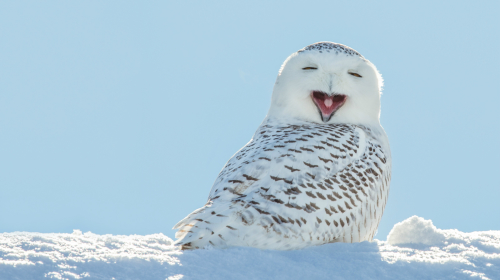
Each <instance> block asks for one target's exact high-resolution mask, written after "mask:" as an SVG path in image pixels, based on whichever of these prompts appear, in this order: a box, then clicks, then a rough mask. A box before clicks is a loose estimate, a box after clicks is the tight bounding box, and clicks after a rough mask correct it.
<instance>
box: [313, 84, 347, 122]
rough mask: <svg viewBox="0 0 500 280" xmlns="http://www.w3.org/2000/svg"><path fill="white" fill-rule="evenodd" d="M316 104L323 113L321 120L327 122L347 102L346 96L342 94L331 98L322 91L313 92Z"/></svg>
mask: <svg viewBox="0 0 500 280" xmlns="http://www.w3.org/2000/svg"><path fill="white" fill-rule="evenodd" d="M311 97H312V99H313V100H314V103H315V104H316V106H317V107H318V109H319V110H320V111H321V118H322V119H323V121H325V122H327V121H329V120H330V118H331V117H332V115H333V113H334V112H335V111H337V110H338V109H339V108H340V107H341V106H342V105H344V102H345V100H346V96H345V95H342V94H335V95H333V96H329V95H327V94H326V93H324V92H321V91H313V92H312V94H311Z"/></svg>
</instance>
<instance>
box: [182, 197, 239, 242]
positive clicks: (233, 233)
mask: <svg viewBox="0 0 500 280" xmlns="http://www.w3.org/2000/svg"><path fill="white" fill-rule="evenodd" d="M232 208H233V207H230V205H220V206H217V207H213V206H212V205H205V206H204V207H202V208H199V209H197V210H195V211H194V212H193V213H191V214H189V215H188V216H187V217H186V218H184V219H182V220H181V221H180V222H178V223H177V224H176V225H175V226H174V227H173V229H177V230H178V231H177V232H176V233H175V238H178V240H177V241H175V245H179V246H181V249H182V250H192V249H202V248H208V247H217V248H225V247H227V246H228V245H229V244H228V243H227V240H230V239H234V238H238V228H239V227H241V226H242V225H241V223H239V222H237V219H238V215H237V214H235V211H234V209H232Z"/></svg>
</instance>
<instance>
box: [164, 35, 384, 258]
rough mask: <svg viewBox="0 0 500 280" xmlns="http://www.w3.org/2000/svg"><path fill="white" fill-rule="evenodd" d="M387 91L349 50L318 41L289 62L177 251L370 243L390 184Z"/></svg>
mask: <svg viewBox="0 0 500 280" xmlns="http://www.w3.org/2000/svg"><path fill="white" fill-rule="evenodd" d="M381 87H382V77H381V75H380V74H379V73H378V71H377V69H376V67H375V66H374V65H373V64H372V63H371V62H370V61H368V60H367V59H365V58H364V57H363V56H362V55H361V54H359V53H358V52H356V51H355V50H353V49H351V48H349V47H347V46H344V45H341V44H337V43H331V42H320V43H315V44H312V45H309V46H307V47H305V48H303V49H301V50H299V51H297V52H296V53H294V54H292V55H291V56H289V57H288V58H287V59H286V60H285V62H284V63H283V66H282V67H281V69H280V71H279V74H278V78H277V79H276V84H275V86H274V90H273V95H272V101H271V108H270V109H269V112H268V114H267V116H266V118H265V119H264V121H263V122H262V124H261V125H260V127H259V128H258V129H257V131H256V132H255V134H254V136H253V138H252V139H251V140H250V142H249V143H248V144H247V145H246V146H244V147H243V148H242V149H241V150H239V151H238V152H237V153H236V154H235V155H234V156H233V157H232V158H231V159H230V160H229V161H228V162H227V164H226V166H224V168H223V169H222V171H221V172H220V174H219V176H218V177H217V179H216V181H215V183H214V185H213V187H212V190H211V191H210V195H209V197H208V202H207V203H206V204H205V205H204V206H203V207H201V208H199V209H197V210H195V211H194V212H193V213H191V214H189V215H188V216H187V217H186V218H184V219H183V220H182V221H180V222H179V223H177V225H175V227H174V229H178V232H177V233H176V235H175V236H176V238H178V239H179V240H177V244H179V245H181V246H182V248H183V249H197V248H204V247H206V246H213V247H222V248H223V247H228V246H250V247H257V248H261V249H279V250H291V249H300V248H304V247H307V246H312V245H320V244H325V243H331V242H360V241H365V240H372V239H373V236H374V235H375V232H376V230H377V227H378V224H379V222H380V219H381V217H382V213H383V211H384V207H385V204H386V202H387V197H388V194H389V182H390V177H391V154H390V148H389V141H388V139H387V135H386V134H385V131H384V129H383V128H382V126H381V125H380V120H379V116H380V94H381Z"/></svg>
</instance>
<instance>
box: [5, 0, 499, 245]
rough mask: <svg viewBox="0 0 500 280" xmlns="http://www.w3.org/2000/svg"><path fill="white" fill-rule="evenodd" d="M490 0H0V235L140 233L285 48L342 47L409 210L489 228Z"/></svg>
mask: <svg viewBox="0 0 500 280" xmlns="http://www.w3.org/2000/svg"><path fill="white" fill-rule="evenodd" d="M499 3H500V2H498V1H474V2H473V1H412V2H410V1H276V2H274V1H254V2H250V1H219V2H214V1H199V2H195V1H175V2H174V1H134V2H132V1H2V2H0V190H1V193H0V232H12V231H36V232H72V230H73V229H80V230H82V231H84V232H86V231H92V232H95V233H99V234H105V233H111V234H150V233H158V232H162V233H164V234H166V235H168V236H170V237H173V235H174V232H173V231H172V230H171V228H172V226H173V225H174V224H175V223H176V222H177V221H179V220H180V219H182V218H183V217H184V216H186V215H187V214H189V213H190V212H191V211H193V210H194V209H196V208H199V207H201V206H202V205H203V204H204V203H205V202H206V199H207V196H208V192H209V190H210V188H211V186H212V183H213V182H214V180H215V178H216V176H217V174H218V172H219V171H220V169H221V168H222V167H223V165H224V164H225V162H226V161H227V160H228V159H229V158H230V157H231V156H232V155H233V154H234V153H235V152H236V151H237V150H238V149H240V148H241V147H242V146H243V145H245V144H246V143H247V142H248V141H249V140H250V138H251V137H252V135H253V133H254V131H255V130H256V128H257V127H258V126H259V124H260V122H261V121H262V120H263V118H264V116H265V115H266V112H267V109H268V107H269V104H270V97H271V92H272V88H273V84H274V81H275V78H276V75H277V73H278V70H279V68H280V66H281V64H282V62H283V61H284V60H285V58H286V57H287V56H288V55H290V54H291V53H293V52H295V51H296V50H298V49H300V48H302V47H304V46H306V45H309V44H311V43H314V42H318V41H333V42H338V43H342V44H346V45H348V46H350V47H352V48H354V49H356V50H357V51H359V52H360V53H361V54H363V55H364V56H365V57H366V58H367V59H369V60H370V61H372V62H373V63H374V64H375V65H376V66H377V67H378V69H379V70H380V72H381V73H382V75H383V77H384V79H385V87H384V91H383V96H382V117H381V122H382V125H383V126H384V128H385V129H386V131H387V134H388V135H389V139H390V141H391V147H392V155H393V177H392V182H391V192H390V196H389V201H388V204H387V207H386V210H385V213H384V216H383V218H382V222H381V224H380V227H379V234H378V235H377V237H376V238H378V239H382V240H385V238H386V236H387V234H388V233H389V231H390V229H391V228H392V226H393V225H394V224H395V223H397V222H400V221H402V220H404V219H406V218H408V217H410V216H412V215H418V216H421V217H424V218H426V219H431V220H432V221H433V222H434V224H435V225H436V226H437V227H438V228H442V229H447V228H457V229H459V230H461V231H479V230H490V229H491V230H499V229H500V218H499V213H500V203H499V200H500V176H499V175H500V174H499V173H500V125H499V120H500V110H499V104H500V91H499V89H498V82H499V78H500V55H499V49H500V36H499V29H498V26H500V22H499V17H498V13H499V11H500V4H499Z"/></svg>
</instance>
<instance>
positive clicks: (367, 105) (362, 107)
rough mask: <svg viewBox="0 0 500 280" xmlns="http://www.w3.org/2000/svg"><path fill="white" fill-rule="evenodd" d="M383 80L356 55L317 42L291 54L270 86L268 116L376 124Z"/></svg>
mask: <svg viewBox="0 0 500 280" xmlns="http://www.w3.org/2000/svg"><path fill="white" fill-rule="evenodd" d="M382 84H383V80H382V76H381V75H380V74H379V72H378V71H377V68H376V67H375V65H373V64H372V63H371V62H370V61H368V60H367V59H365V58H364V57H363V56H362V55H361V54H359V53H358V52H356V51H355V50H353V49H351V48H349V47H347V46H344V45H341V44H337V43H331V42H320V43H315V44H312V45H309V46H307V47H305V48H303V49H301V50H299V51H297V52H296V53H293V54H292V55H290V56H289V57H288V58H287V59H286V60H285V62H284V63H283V65H282V66H281V69H280V71H279V74H278V77H277V79H276V83H275V85H274V90H273V95H272V101H271V108H270V109H269V113H268V117H270V118H278V119H286V120H290V118H292V119H296V120H301V121H306V122H314V123H320V124H328V123H350V124H372V123H373V124H377V123H379V116H380V94H381V88H382Z"/></svg>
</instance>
